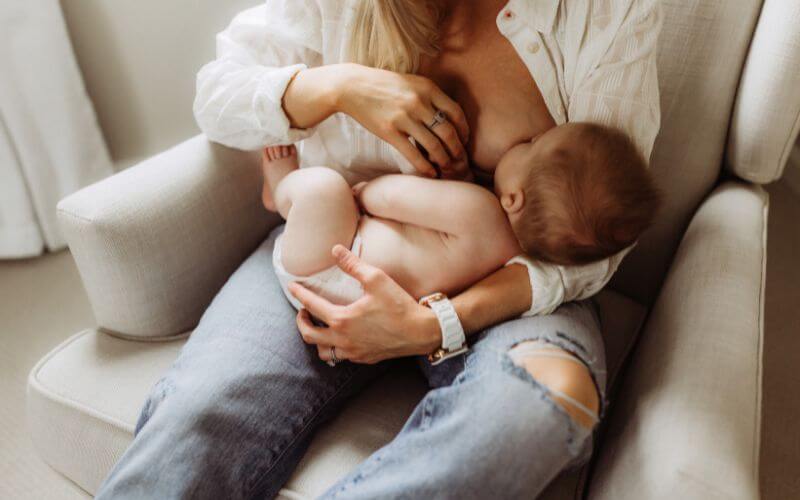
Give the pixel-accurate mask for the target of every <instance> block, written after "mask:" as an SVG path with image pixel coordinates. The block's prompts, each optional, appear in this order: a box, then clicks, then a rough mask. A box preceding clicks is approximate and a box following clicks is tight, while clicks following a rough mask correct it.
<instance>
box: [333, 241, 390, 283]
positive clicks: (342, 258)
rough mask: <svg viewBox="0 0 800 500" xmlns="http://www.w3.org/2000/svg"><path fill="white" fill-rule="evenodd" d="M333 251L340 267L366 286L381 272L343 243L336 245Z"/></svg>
mask: <svg viewBox="0 0 800 500" xmlns="http://www.w3.org/2000/svg"><path fill="white" fill-rule="evenodd" d="M331 253H332V254H333V256H334V258H336V265H338V266H339V269H341V270H342V271H344V272H346V273H347V274H349V275H350V276H352V277H353V278H355V279H357V280H358V281H359V282H360V283H361V284H362V285H363V286H364V288H366V287H367V286H368V285H371V284H373V283H374V282H375V280H376V279H377V278H378V276H379V275H380V273H381V271H380V270H378V268H376V267H374V266H371V265H369V264H367V263H365V262H363V261H362V260H361V259H359V258H358V257H356V256H355V255H354V254H353V252H351V251H350V250H348V249H346V248H345V247H344V246H342V245H335V246H334V247H333V250H332V251H331Z"/></svg>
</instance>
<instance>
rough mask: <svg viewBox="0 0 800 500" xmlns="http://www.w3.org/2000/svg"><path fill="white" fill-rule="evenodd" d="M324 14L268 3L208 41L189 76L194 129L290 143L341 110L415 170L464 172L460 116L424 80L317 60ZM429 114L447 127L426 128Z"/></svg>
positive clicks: (315, 2)
mask: <svg viewBox="0 0 800 500" xmlns="http://www.w3.org/2000/svg"><path fill="white" fill-rule="evenodd" d="M332 8H333V4H328V3H325V2H321V1H319V0H272V1H270V2H269V4H268V5H262V6H259V7H255V8H252V9H248V10H246V11H244V12H242V13H240V14H239V15H237V16H236V17H235V18H234V20H233V21H232V22H231V24H230V26H228V28H227V29H226V30H225V31H223V32H222V33H220V34H219V35H218V36H217V59H216V60H214V61H212V62H211V63H209V64H207V65H205V66H204V67H203V68H202V69H201V70H200V72H199V73H198V75H197V94H196V97H195V102H194V113H195V118H196V120H197V123H198V125H199V126H200V129H201V130H202V131H203V132H205V134H206V135H207V136H208V137H209V139H211V140H213V141H215V142H219V143H221V144H225V145H227V146H230V147H234V148H239V149H248V150H254V149H259V148H262V147H264V146H271V145H278V144H290V143H296V142H298V141H300V140H302V139H305V138H307V137H309V136H310V135H311V134H313V132H314V127H316V126H317V125H318V124H319V123H320V122H322V121H323V120H325V119H326V118H328V117H329V116H331V115H332V114H333V113H337V112H341V113H345V114H348V115H350V116H351V117H352V118H354V119H355V120H356V121H358V122H359V123H361V125H363V126H364V127H365V128H366V129H367V130H369V131H370V132H372V133H373V134H375V135H376V136H378V137H380V138H381V139H383V140H385V141H386V142H388V143H390V144H391V145H392V146H394V147H395V148H396V149H397V150H398V151H400V153H401V154H402V155H403V156H405V157H406V158H407V159H408V160H409V162H411V164H412V165H413V166H414V167H415V168H416V169H417V170H418V171H420V172H421V173H424V174H427V175H430V176H435V175H436V170H435V169H434V168H433V166H432V165H431V162H433V163H435V164H437V165H438V167H439V169H440V170H441V172H442V174H443V175H444V176H445V177H452V178H462V177H464V176H465V175H467V174H468V173H469V169H468V168H467V162H466V153H465V152H464V146H463V143H464V142H465V141H466V140H467V138H468V137H469V130H468V126H467V121H466V118H465V116H464V113H463V111H462V110H461V107H460V106H459V105H458V104H457V103H456V102H455V101H453V100H452V99H450V98H449V97H448V96H447V95H445V94H444V92H442V91H441V89H439V87H437V86H436V85H435V84H434V83H433V82H432V81H430V80H429V79H427V78H423V77H420V76H416V75H406V74H398V73H393V72H391V71H384V70H379V69H375V68H368V67H365V66H361V65H358V64H349V63H339V61H327V60H325V58H324V57H323V54H322V39H323V30H324V29H332V28H330V27H329V26H330V25H331V24H332V23H336V22H341V19H340V16H339V13H335V15H334V13H331V12H326V9H332ZM326 26H327V27H328V28H326ZM331 43H344V41H343V40H342V39H341V37H340V39H339V40H338V41H337V40H334V41H332V42H331ZM438 110H441V111H443V112H444V113H445V114H446V115H447V117H448V120H449V121H448V122H446V123H442V124H440V125H439V126H437V127H436V128H435V129H434V130H431V129H429V128H427V127H426V124H428V123H430V122H431V120H432V119H433V116H434V115H435V114H436V112H437V111H438ZM409 138H413V139H414V141H415V142H416V143H417V144H419V145H421V146H422V147H424V148H425V150H426V151H427V152H428V158H426V157H425V156H423V155H422V153H420V151H419V150H418V149H417V148H416V147H415V146H414V145H413V144H412V142H411V141H410V140H409Z"/></svg>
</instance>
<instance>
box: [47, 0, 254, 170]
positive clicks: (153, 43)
mask: <svg viewBox="0 0 800 500" xmlns="http://www.w3.org/2000/svg"><path fill="white" fill-rule="evenodd" d="M257 3H259V0H222V1H220V0H168V1H164V0H137V1H129V0H61V4H62V8H63V10H64V13H65V17H66V20H67V26H68V28H69V31H70V36H71V38H72V41H73V45H74V47H75V51H76V53H77V56H78V63H79V65H80V67H81V70H82V72H83V74H84V78H85V81H86V87H87V89H88V91H89V94H90V96H91V97H92V100H93V101H94V103H95V107H96V109H97V114H98V117H99V120H100V125H101V127H102V129H103V131H104V133H105V136H106V141H107V143H108V146H109V149H110V151H111V154H112V157H113V158H114V160H115V162H116V163H117V164H118V165H120V166H123V165H128V164H130V163H131V162H133V161H135V160H137V159H139V158H143V157H147V156H149V155H152V154H154V153H157V152H159V151H162V150H164V149H166V148H168V147H169V146H171V145H173V144H175V143H177V142H179V141H181V140H182V139H184V138H187V137H190V136H192V135H194V134H195V133H197V128H196V126H195V124H194V119H193V118H192V112H191V104H192V99H193V97H194V78H195V74H196V73H197V70H198V69H199V68H200V66H202V65H203V64H204V63H205V62H207V61H209V60H211V59H212V58H213V54H214V34H215V33H217V32H218V31H220V30H222V29H223V28H224V27H225V26H226V25H227V24H228V22H229V21H230V19H231V18H232V17H233V15H234V14H235V13H236V12H238V11H240V10H242V9H244V8H246V7H248V6H250V5H255V4H257Z"/></svg>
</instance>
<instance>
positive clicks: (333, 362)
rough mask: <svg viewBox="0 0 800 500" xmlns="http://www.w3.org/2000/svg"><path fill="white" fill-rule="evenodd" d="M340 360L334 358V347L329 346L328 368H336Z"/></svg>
mask: <svg viewBox="0 0 800 500" xmlns="http://www.w3.org/2000/svg"><path fill="white" fill-rule="evenodd" d="M340 361H341V359H339V358H337V357H336V346H331V359H330V360H329V361H328V364H329V365H330V366H336V365H337V364H338V363H339V362H340Z"/></svg>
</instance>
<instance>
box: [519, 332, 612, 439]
mask: <svg viewBox="0 0 800 500" xmlns="http://www.w3.org/2000/svg"><path fill="white" fill-rule="evenodd" d="M508 355H509V357H510V358H511V360H512V361H513V363H514V364H515V365H517V366H519V367H520V368H523V369H525V371H527V372H528V373H529V374H530V375H531V376H532V377H533V378H534V380H536V381H537V382H538V383H539V384H541V385H542V386H544V387H545V388H547V389H548V391H549V392H550V397H551V398H552V399H553V400H554V401H555V402H556V403H557V404H558V405H559V406H561V408H563V409H564V411H566V412H567V413H568V414H569V415H570V417H572V419H573V420H574V421H575V422H577V423H578V424H580V425H582V426H583V427H586V428H589V429H591V428H592V427H594V425H595V424H596V423H597V421H598V416H597V413H598V410H599V406H600V398H599V396H598V393H597V387H596V386H595V383H594V380H592V376H591V374H590V373H589V368H588V367H587V366H586V365H585V364H584V363H583V361H581V360H580V359H579V358H578V357H576V356H574V355H573V354H571V353H569V352H568V351H566V350H564V349H562V348H560V347H558V346H555V345H553V344H548V343H546V342H541V341H530V342H523V343H520V344H517V345H516V346H514V347H513V348H511V350H509V351H508Z"/></svg>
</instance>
